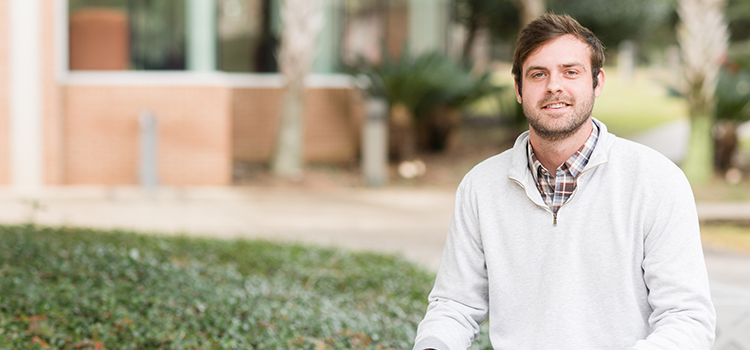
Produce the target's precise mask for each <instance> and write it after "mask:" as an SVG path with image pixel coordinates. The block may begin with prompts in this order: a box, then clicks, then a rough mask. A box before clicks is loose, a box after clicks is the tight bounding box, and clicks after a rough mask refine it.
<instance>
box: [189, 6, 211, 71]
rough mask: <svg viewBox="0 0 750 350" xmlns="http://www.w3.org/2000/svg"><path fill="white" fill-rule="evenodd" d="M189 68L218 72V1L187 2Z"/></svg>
mask: <svg viewBox="0 0 750 350" xmlns="http://www.w3.org/2000/svg"><path fill="white" fill-rule="evenodd" d="M186 5H187V11H186V16H187V20H186V21H185V25H186V26H187V28H185V29H186V33H187V68H188V70H191V71H200V72H210V71H214V70H216V0H187V2H186Z"/></svg>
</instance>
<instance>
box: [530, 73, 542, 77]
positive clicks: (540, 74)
mask: <svg viewBox="0 0 750 350" xmlns="http://www.w3.org/2000/svg"><path fill="white" fill-rule="evenodd" d="M543 76H544V73H542V72H537V73H534V74H532V75H531V77H532V78H539V77H543Z"/></svg>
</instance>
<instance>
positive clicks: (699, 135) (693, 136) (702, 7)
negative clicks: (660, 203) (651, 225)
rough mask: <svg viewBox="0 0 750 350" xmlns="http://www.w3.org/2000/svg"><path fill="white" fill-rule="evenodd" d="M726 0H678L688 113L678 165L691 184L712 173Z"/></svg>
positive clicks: (726, 41) (724, 47)
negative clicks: (686, 133)
mask: <svg viewBox="0 0 750 350" xmlns="http://www.w3.org/2000/svg"><path fill="white" fill-rule="evenodd" d="M726 4H727V1H726V0H679V4H678V7H677V13H678V14H679V16H680V24H679V27H678V28H677V39H678V41H679V44H680V50H681V54H682V59H683V68H684V73H685V83H686V84H685V96H686V97H687V102H688V108H689V115H690V127H691V131H690V143H689V145H688V153H687V156H686V158H685V161H684V163H683V164H682V166H683V170H684V171H685V175H687V177H688V178H689V179H690V180H691V181H692V182H694V183H703V182H706V181H707V180H708V179H709V178H710V177H711V174H712V170H713V157H714V143H713V137H712V134H711V132H712V128H713V125H714V117H713V116H714V107H715V99H714V96H715V93H716V84H717V82H718V80H719V69H720V67H721V64H722V61H723V60H724V58H725V56H726V54H727V50H728V47H729V32H728V29H727V21H726V19H725V17H724V9H725V8H726Z"/></svg>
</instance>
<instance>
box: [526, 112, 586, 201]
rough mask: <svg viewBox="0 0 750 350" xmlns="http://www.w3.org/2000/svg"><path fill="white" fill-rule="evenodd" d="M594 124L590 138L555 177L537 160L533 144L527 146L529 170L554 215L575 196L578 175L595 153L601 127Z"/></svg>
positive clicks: (561, 166)
mask: <svg viewBox="0 0 750 350" xmlns="http://www.w3.org/2000/svg"><path fill="white" fill-rule="evenodd" d="M592 124H593V125H594V127H593V130H592V131H591V135H590V136H589V138H588V139H587V140H586V142H584V143H583V145H582V146H581V148H579V149H578V151H576V153H575V154H573V155H572V156H570V158H568V160H566V161H565V162H564V163H563V164H562V165H560V167H559V168H557V169H556V171H555V174H554V175H553V174H551V173H550V172H549V171H548V170H547V169H545V168H544V166H543V165H542V163H541V162H539V160H538V159H537V158H536V155H535V154H534V149H533V147H531V143H529V144H528V145H527V150H528V154H529V168H530V170H531V172H532V174H533V175H534V179H536V186H537V189H538V190H539V193H540V194H541V195H542V199H543V200H544V203H545V204H547V206H548V207H549V208H550V209H552V212H553V213H557V210H558V209H560V207H562V205H563V204H565V202H566V201H567V200H568V199H570V197H571V196H572V195H573V192H574V191H575V189H576V185H577V183H576V180H577V179H578V175H580V174H581V172H583V169H584V168H585V167H586V164H588V162H589V158H590V157H591V153H592V152H594V148H595V147H596V143H597V141H598V140H599V126H598V125H596V123H594V122H592Z"/></svg>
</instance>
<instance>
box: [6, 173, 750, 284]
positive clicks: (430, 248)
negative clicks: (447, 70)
mask: <svg viewBox="0 0 750 350" xmlns="http://www.w3.org/2000/svg"><path fill="white" fill-rule="evenodd" d="M32 198H33V199H32ZM453 200H454V192H453V191H452V190H447V189H406V188H402V189H399V188H388V189H381V190H368V189H334V190H330V189H329V190H309V189H296V190H295V189H278V188H277V189H272V188H237V187H219V188H189V189H167V188H163V189H160V190H159V191H158V192H156V193H152V194H149V193H146V192H143V191H142V190H140V189H139V188H132V187H118V188H104V187H64V188H50V189H47V190H45V191H43V192H41V193H38V194H36V195H25V196H24V195H19V194H15V193H12V192H10V191H8V190H7V189H0V223H24V222H32V221H33V222H36V223H38V224H42V225H52V226H60V225H67V226H86V227H95V228H105V229H108V228H120V229H127V230H136V231H142V232H155V233H164V234H187V235H201V236H211V237H222V238H234V237H246V238H267V239H275V240H283V241H299V242H305V243H313V244H320V245H335V246H339V247H345V248H350V249H360V250H373V251H378V252H387V253H396V254H401V255H403V256H404V257H406V258H408V259H409V260H412V261H414V262H416V263H418V264H420V265H422V266H424V267H426V268H428V269H431V270H436V269H437V267H438V264H439V262H440V256H441V254H442V250H443V245H444V241H445V234H446V231H447V229H448V226H449V224H450V219H451V215H452V212H453ZM698 211H699V215H700V216H701V217H702V218H712V219H717V218H735V219H736V218H744V217H750V203H744V202H742V203H699V205H698ZM705 256H706V264H707V266H708V272H709V277H710V278H711V280H712V282H716V283H720V284H725V285H729V286H733V287H736V288H742V289H746V290H747V291H750V255H745V254H736V253H728V252H723V251H716V250H711V249H706V250H705Z"/></svg>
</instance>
